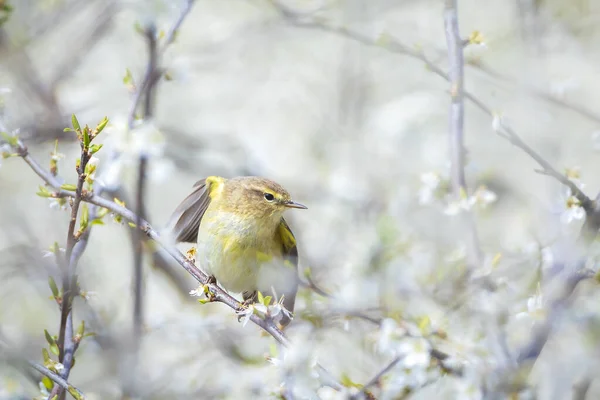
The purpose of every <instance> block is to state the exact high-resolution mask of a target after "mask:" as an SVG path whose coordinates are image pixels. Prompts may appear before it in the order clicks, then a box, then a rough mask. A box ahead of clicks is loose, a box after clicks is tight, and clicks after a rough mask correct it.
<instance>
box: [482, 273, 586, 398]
mask: <svg viewBox="0 0 600 400" xmlns="http://www.w3.org/2000/svg"><path fill="white" fill-rule="evenodd" d="M594 275H595V274H594V272H593V271H591V270H588V269H586V268H580V269H578V270H577V271H575V272H571V273H569V275H568V276H567V277H566V278H565V281H564V282H561V283H560V285H561V286H560V288H559V292H558V294H557V295H556V296H555V298H554V299H553V300H552V302H551V303H550V305H549V306H548V309H547V316H546V319H545V320H544V321H542V322H541V323H540V324H539V325H537V326H535V328H534V330H533V332H532V334H531V338H530V339H529V341H528V342H527V343H525V344H524V345H523V346H521V348H520V349H518V350H517V352H516V353H515V354H517V356H516V359H515V364H514V365H511V366H508V367H507V366H500V367H499V368H497V369H496V373H500V374H502V375H503V376H502V379H500V380H497V381H496V384H495V385H494V386H493V387H492V388H490V391H491V392H497V391H504V390H506V389H510V390H514V389H515V387H517V388H519V387H522V385H523V384H524V382H526V381H527V378H528V377H527V375H528V374H522V373H520V371H521V369H522V368H528V367H531V366H532V365H533V364H534V363H535V361H537V359H538V357H539V355H540V354H541V352H542V350H543V349H544V347H545V346H546V343H547V342H548V339H549V338H550V335H551V333H552V331H553V329H554V327H555V326H556V324H557V321H559V320H560V319H561V317H562V316H563V314H564V312H565V311H566V309H567V307H568V306H569V304H570V303H571V300H572V295H573V293H574V292H575V289H576V288H577V285H578V284H579V283H580V282H581V281H583V280H586V279H590V278H593V277H594ZM557 279H560V278H557Z"/></svg>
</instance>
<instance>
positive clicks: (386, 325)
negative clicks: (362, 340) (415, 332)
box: [376, 318, 406, 355]
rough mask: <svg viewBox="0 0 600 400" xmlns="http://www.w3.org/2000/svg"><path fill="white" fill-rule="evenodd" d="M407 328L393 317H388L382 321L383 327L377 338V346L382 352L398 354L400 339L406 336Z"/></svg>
mask: <svg viewBox="0 0 600 400" xmlns="http://www.w3.org/2000/svg"><path fill="white" fill-rule="evenodd" d="M405 334H406V330H405V329H404V328H402V327H400V326H398V323H397V322H396V321H394V320H393V319H391V318H386V319H384V320H383V322H382V323H381V329H380V330H379V335H378V338H377V344H376V348H377V351H378V352H380V353H382V354H387V353H392V354H394V355H395V354H397V352H398V345H399V340H400V339H401V338H402V337H404V335H405Z"/></svg>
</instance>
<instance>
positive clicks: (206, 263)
mask: <svg viewBox="0 0 600 400" xmlns="http://www.w3.org/2000/svg"><path fill="white" fill-rule="evenodd" d="M267 222H269V221H267ZM269 225H270V224H268V223H266V224H265V221H256V220H253V219H248V218H244V217H240V216H238V215H235V214H233V213H230V212H224V211H217V212H212V211H211V210H207V212H206V213H205V214H204V216H203V218H202V221H201V223H200V229H199V231H198V252H197V259H198V260H199V261H200V265H201V267H202V268H204V269H205V270H207V272H209V273H210V274H212V275H214V276H215V277H216V278H217V280H218V281H219V282H220V283H221V284H222V285H223V286H224V287H225V288H226V289H227V290H230V291H233V292H243V291H254V290H256V289H257V279H258V275H259V271H260V268H261V266H263V265H265V264H267V263H271V262H274V261H277V260H279V259H281V258H282V247H281V244H280V243H277V240H276V235H275V229H276V226H271V227H269Z"/></svg>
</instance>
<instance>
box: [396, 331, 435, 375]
mask: <svg viewBox="0 0 600 400" xmlns="http://www.w3.org/2000/svg"><path fill="white" fill-rule="evenodd" d="M398 351H399V353H400V354H401V355H403V356H404V358H403V359H402V365H404V367H406V368H415V367H423V368H427V367H428V366H429V362H430V361H431V353H430V351H431V345H430V344H429V342H428V341H427V340H425V339H422V338H406V339H404V340H403V341H402V342H401V343H400V346H399V347H398Z"/></svg>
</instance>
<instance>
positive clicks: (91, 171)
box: [85, 156, 100, 181]
mask: <svg viewBox="0 0 600 400" xmlns="http://www.w3.org/2000/svg"><path fill="white" fill-rule="evenodd" d="M98 161H100V160H98V158H97V157H94V156H92V157H91V158H90V160H89V161H88V163H87V165H86V167H85V169H86V171H87V173H88V179H90V180H92V181H93V180H94V179H96V170H97V169H98Z"/></svg>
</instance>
